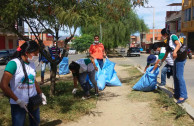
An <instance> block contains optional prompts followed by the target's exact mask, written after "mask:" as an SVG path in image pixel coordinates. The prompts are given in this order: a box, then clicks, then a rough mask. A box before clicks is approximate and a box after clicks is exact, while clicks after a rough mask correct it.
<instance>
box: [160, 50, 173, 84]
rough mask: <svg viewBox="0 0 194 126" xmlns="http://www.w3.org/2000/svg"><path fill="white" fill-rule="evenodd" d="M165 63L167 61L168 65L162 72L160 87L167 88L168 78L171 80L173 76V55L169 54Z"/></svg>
mask: <svg viewBox="0 0 194 126" xmlns="http://www.w3.org/2000/svg"><path fill="white" fill-rule="evenodd" d="M165 61H166V65H165V66H164V67H163V68H162V70H161V83H160V84H159V85H160V86H165V85H166V77H167V78H170V76H172V75H173V66H174V60H173V57H172V54H171V53H169V54H168V56H167V58H166V59H165Z"/></svg>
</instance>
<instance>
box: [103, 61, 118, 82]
mask: <svg viewBox="0 0 194 126" xmlns="http://www.w3.org/2000/svg"><path fill="white" fill-rule="evenodd" d="M114 67H115V63H114V62H111V61H110V60H109V59H108V58H107V59H106V60H105V62H104V65H103V68H102V72H103V74H104V75H105V80H106V83H110V80H111V79H112V76H113V74H114Z"/></svg>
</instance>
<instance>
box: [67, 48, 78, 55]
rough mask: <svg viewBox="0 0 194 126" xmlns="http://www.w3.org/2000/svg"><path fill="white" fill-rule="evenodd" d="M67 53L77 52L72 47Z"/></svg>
mask: <svg viewBox="0 0 194 126" xmlns="http://www.w3.org/2000/svg"><path fill="white" fill-rule="evenodd" d="M69 54H77V51H76V50H75V49H73V48H70V49H69Z"/></svg>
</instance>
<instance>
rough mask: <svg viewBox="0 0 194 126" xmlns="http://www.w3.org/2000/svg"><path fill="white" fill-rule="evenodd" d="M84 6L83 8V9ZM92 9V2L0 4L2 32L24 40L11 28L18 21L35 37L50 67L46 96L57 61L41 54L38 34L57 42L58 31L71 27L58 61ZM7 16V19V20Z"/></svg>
mask: <svg viewBox="0 0 194 126" xmlns="http://www.w3.org/2000/svg"><path fill="white" fill-rule="evenodd" d="M85 5H87V6H85ZM93 6H96V5H95V4H94V3H93V2H92V0H91V1H90V0H89V2H87V1H83V2H80V1H76V0H71V1H70V0H29V1H27V0H14V1H7V0H2V1H1V5H0V7H1V10H0V15H1V17H0V19H1V24H0V27H1V28H3V29H4V30H5V31H6V30H8V31H12V32H14V33H16V34H17V35H18V36H19V37H20V38H22V39H24V40H28V38H25V37H24V36H23V34H22V33H20V32H19V30H18V29H17V28H15V24H16V22H17V21H18V19H20V20H22V21H24V22H25V23H26V24H27V25H28V26H29V27H30V29H31V31H32V33H33V34H34V35H35V37H36V41H37V42H38V43H39V45H40V53H41V54H42V55H43V56H45V57H46V59H48V61H49V62H50V63H51V89H50V94H51V95H54V94H55V78H56V72H57V65H58V64H59V63H60V61H61V59H60V60H53V59H52V58H51V56H50V54H49V52H47V53H46V54H45V53H43V48H42V47H43V46H42V45H43V42H42V40H41V38H39V36H38V34H40V30H42V29H43V31H46V32H48V33H50V34H51V35H53V36H54V37H55V38H56V39H57V40H58V38H59V36H58V31H59V30H60V29H62V28H64V27H65V26H67V27H69V28H70V29H71V28H72V27H74V31H73V32H71V36H70V37H69V38H68V39H66V40H64V45H65V46H64V50H63V54H62V58H63V57H64V56H67V53H66V45H67V43H68V42H69V41H70V40H71V39H72V38H73V36H74V34H75V31H76V29H77V27H80V26H84V25H85V24H86V22H91V21H92V20H94V19H93V18H94V16H93V15H91V12H92V11H89V10H88V8H85V7H90V8H89V9H90V10H92V7H93ZM8 15H9V16H8Z"/></svg>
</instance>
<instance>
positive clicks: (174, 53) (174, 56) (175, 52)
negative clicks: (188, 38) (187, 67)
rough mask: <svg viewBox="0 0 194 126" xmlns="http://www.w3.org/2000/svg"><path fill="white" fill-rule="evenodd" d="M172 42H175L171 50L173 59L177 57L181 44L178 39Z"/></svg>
mask: <svg viewBox="0 0 194 126" xmlns="http://www.w3.org/2000/svg"><path fill="white" fill-rule="evenodd" d="M174 43H175V44H176V48H175V49H174V51H173V59H176V58H177V52H178V50H179V49H180V47H181V44H180V43H179V41H178V40H176V41H175V42H174Z"/></svg>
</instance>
